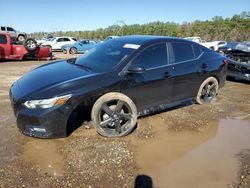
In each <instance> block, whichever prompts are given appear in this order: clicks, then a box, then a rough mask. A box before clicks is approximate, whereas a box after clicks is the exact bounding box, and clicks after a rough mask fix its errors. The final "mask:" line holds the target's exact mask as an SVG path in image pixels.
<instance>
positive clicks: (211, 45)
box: [184, 37, 226, 51]
mask: <svg viewBox="0 0 250 188" xmlns="http://www.w3.org/2000/svg"><path fill="white" fill-rule="evenodd" d="M184 39H187V40H191V41H193V42H197V43H199V44H201V45H203V46H205V47H207V48H209V49H211V50H214V51H217V50H218V48H219V46H221V45H225V44H226V42H225V41H212V42H206V41H204V40H201V38H200V37H186V38H184Z"/></svg>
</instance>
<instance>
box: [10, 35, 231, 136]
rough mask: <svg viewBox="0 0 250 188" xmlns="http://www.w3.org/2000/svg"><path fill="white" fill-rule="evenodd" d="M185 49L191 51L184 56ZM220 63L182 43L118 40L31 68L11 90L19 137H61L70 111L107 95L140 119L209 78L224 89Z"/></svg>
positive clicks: (187, 94) (139, 38) (190, 95)
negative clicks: (129, 105)
mask: <svg viewBox="0 0 250 188" xmlns="http://www.w3.org/2000/svg"><path fill="white" fill-rule="evenodd" d="M183 46H186V47H187V49H189V50H190V51H188V52H187V51H186V52H187V53H186V54H183V53H184V52H183V51H182V50H183V48H182V47H183ZM180 54H182V56H180ZM224 59H225V57H223V56H221V55H220V54H218V53H215V52H213V51H211V50H209V49H207V48H205V47H203V46H201V45H199V44H197V43H194V42H191V41H186V40H182V39H177V38H170V37H160V36H126V37H120V38H117V39H114V40H109V41H106V42H104V43H102V44H100V45H98V46H97V47H95V48H93V49H91V50H90V51H89V52H87V53H85V54H84V55H82V56H81V57H79V58H77V59H69V60H62V61H57V62H53V63H49V64H46V65H43V66H40V67H38V68H36V69H34V70H32V71H31V72H29V73H27V74H26V75H24V76H23V77H22V78H20V79H19V80H17V81H16V82H15V83H14V84H13V85H12V86H11V89H10V100H11V104H12V107H13V109H14V114H15V116H16V118H17V126H18V128H19V130H20V131H21V132H22V133H23V134H25V135H29V136H35V137H40V138H55V137H65V136H67V134H68V133H67V130H68V127H69V126H71V125H70V124H69V119H70V117H71V115H72V113H73V112H74V111H75V110H76V109H77V108H78V107H79V106H81V107H84V108H81V109H91V108H92V106H93V104H94V103H95V101H96V100H97V99H98V98H100V96H102V95H104V94H106V93H109V92H119V93H121V94H124V95H126V96H128V97H129V98H130V99H131V100H132V101H133V102H134V103H135V105H136V107H137V111H138V115H144V114H148V113H150V112H152V111H155V110H156V109H161V107H163V106H164V105H165V107H166V106H167V107H171V106H176V105H178V104H182V103H183V102H185V101H190V100H193V99H194V98H195V97H196V95H197V92H198V90H199V87H200V85H201V83H202V82H203V81H204V80H205V79H206V78H207V77H209V76H214V77H215V78H216V79H217V80H218V82H219V87H222V86H223V85H224V82H225V79H226V70H227V67H226V65H225V63H224V62H223V61H224ZM41 78H42V79H41ZM84 113H87V111H86V112H85V111H84Z"/></svg>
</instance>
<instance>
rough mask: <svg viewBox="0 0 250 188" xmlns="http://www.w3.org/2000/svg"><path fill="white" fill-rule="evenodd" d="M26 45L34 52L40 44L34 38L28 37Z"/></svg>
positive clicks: (27, 48) (28, 49)
mask: <svg viewBox="0 0 250 188" xmlns="http://www.w3.org/2000/svg"><path fill="white" fill-rule="evenodd" d="M24 47H25V48H26V50H27V51H29V52H33V51H35V50H36V49H37V47H38V45H37V43H36V41H35V40H34V39H26V40H25V42H24Z"/></svg>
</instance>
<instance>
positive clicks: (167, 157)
mask: <svg viewBox="0 0 250 188" xmlns="http://www.w3.org/2000/svg"><path fill="white" fill-rule="evenodd" d="M249 135H250V123H249V122H247V121H243V120H232V119H223V120H220V121H219V122H214V123H211V125H210V126H209V129H207V130H206V131H203V132H201V133H199V134H194V133H190V132H181V133H176V134H171V133H169V132H160V134H159V135H158V136H157V138H155V139H154V140H153V141H149V143H141V144H140V145H139V147H138V150H137V152H138V154H137V162H138V164H139V167H140V173H142V174H146V175H148V176H150V177H151V178H152V179H153V180H154V182H155V184H154V185H155V186H156V187H175V188H182V187H186V188H196V187H197V188H199V187H203V188H211V187H226V186H228V183H229V182H233V181H236V180H237V171H238V170H239V168H240V164H239V161H238V159H237V157H236V155H237V154H238V153H240V151H242V150H244V149H249V148H250V136H249Z"/></svg>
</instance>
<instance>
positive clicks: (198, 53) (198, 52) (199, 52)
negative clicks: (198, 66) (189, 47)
mask: <svg viewBox="0 0 250 188" xmlns="http://www.w3.org/2000/svg"><path fill="white" fill-rule="evenodd" d="M193 49H194V57H195V58H197V57H199V56H200V55H201V53H202V50H201V48H199V47H198V46H196V45H193Z"/></svg>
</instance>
